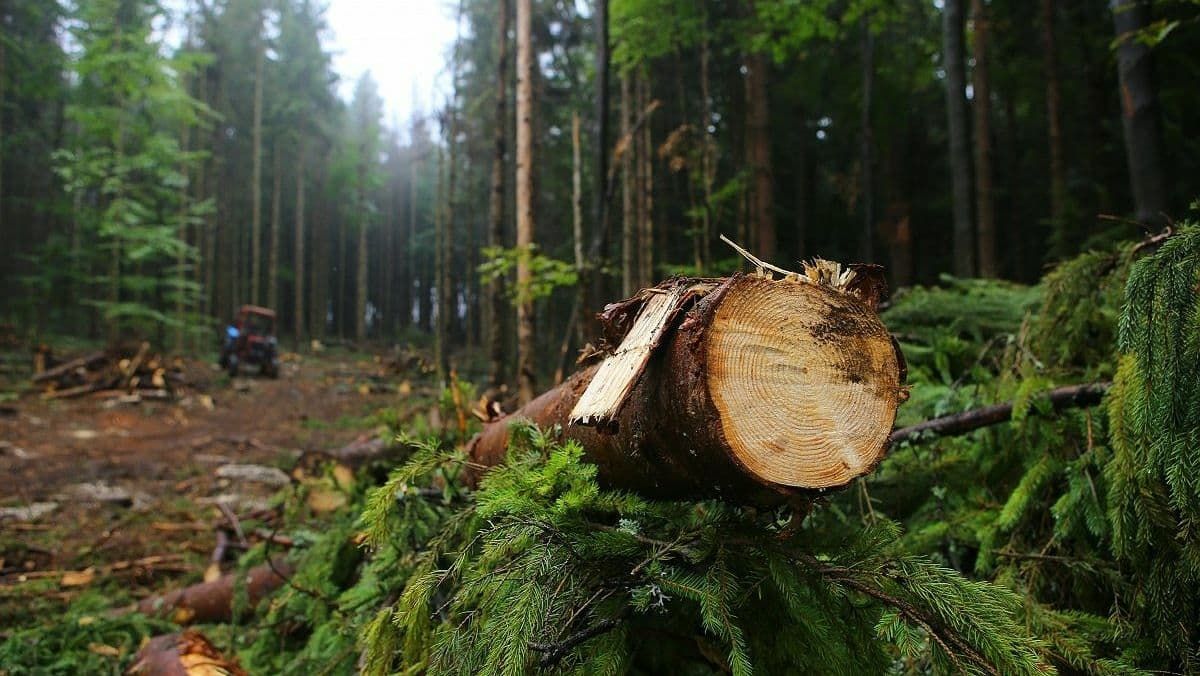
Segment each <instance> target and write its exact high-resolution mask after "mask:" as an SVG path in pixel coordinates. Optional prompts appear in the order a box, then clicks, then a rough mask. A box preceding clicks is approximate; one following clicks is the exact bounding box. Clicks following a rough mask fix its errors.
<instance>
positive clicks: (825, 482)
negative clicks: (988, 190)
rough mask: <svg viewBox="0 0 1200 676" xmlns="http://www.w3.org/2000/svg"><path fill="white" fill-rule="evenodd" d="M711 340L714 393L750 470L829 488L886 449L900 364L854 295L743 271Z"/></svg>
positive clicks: (718, 313)
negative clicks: (743, 277)
mask: <svg viewBox="0 0 1200 676" xmlns="http://www.w3.org/2000/svg"><path fill="white" fill-rule="evenodd" d="M707 343H708V344H707V350H706V357H707V361H708V391H709V394H710V396H711V397H712V402H713V406H714V407H715V408H716V411H717V415H718V416H719V418H720V422H721V430H722V432H723V434H724V436H725V439H726V440H727V442H728V444H729V450H730V452H731V453H732V454H733V456H734V457H735V458H736V459H737V461H738V462H739V463H740V464H742V465H743V466H744V467H745V468H746V471H748V472H750V473H751V474H753V475H754V476H756V477H758V478H760V479H762V480H764V481H767V482H770V483H775V484H779V485H782V486H792V487H798V488H829V487H832V486H840V485H843V484H845V483H847V482H849V481H850V480H852V479H854V478H855V477H858V476H861V475H863V474H865V473H867V472H868V471H870V470H871V469H872V468H873V467H874V466H875V464H876V463H877V462H878V461H879V459H880V458H881V457H882V455H883V452H884V450H885V448H886V445H887V437H888V434H889V433H890V432H891V429H892V423H893V422H894V420H895V415H896V407H897V405H898V404H899V396H900V394H899V393H900V386H901V383H900V370H899V365H898V362H897V357H896V351H895V349H894V348H893V346H892V340H891V336H890V335H889V334H888V332H887V330H886V329H885V328H884V327H883V324H882V323H881V322H880V321H879V318H878V316H876V315H875V313H874V312H873V311H872V310H869V309H868V308H866V307H865V306H864V305H863V303H862V302H861V301H860V300H859V299H858V298H857V297H856V296H854V295H853V294H849V293H838V292H836V291H834V290H832V289H830V288H828V287H823V286H818V285H815V284H807V283H802V282H793V281H789V280H786V279H785V280H780V281H772V280H768V279H765V278H749V279H746V280H744V281H743V282H742V283H739V284H735V285H732V286H731V287H730V288H729V290H728V291H727V292H726V293H725V295H724V298H723V299H722V302H721V303H720V305H719V306H718V307H717V308H716V310H715V312H714V314H713V317H712V323H711V324H710V325H709V329H708V341H707Z"/></svg>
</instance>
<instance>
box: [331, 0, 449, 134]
mask: <svg viewBox="0 0 1200 676" xmlns="http://www.w3.org/2000/svg"><path fill="white" fill-rule="evenodd" d="M455 11H456V9H455V7H454V5H453V3H452V2H449V1H447V0H330V2H329V9H328V11H327V12H326V13H325V18H326V20H327V21H328V23H329V28H330V35H329V43H328V45H327V46H328V48H329V49H330V50H332V51H333V55H334V56H333V64H334V69H335V70H336V71H337V73H338V75H340V76H341V77H342V82H341V90H340V91H341V94H342V98H344V99H347V100H349V98H350V95H351V93H352V92H353V91H354V83H355V82H356V81H357V80H358V78H359V76H360V75H362V74H363V73H364V72H365V71H368V70H369V71H371V76H372V77H374V78H375V81H376V82H377V83H379V93H380V95H382V96H383V99H384V101H385V102H386V103H387V112H386V113H385V115H386V120H385V122H386V123H387V124H389V125H390V124H391V123H392V122H393V120H395V121H397V122H399V124H400V126H401V128H404V127H406V126H407V125H406V122H407V120H408V117H409V114H410V113H412V112H413V110H414V108H416V109H420V110H423V111H428V110H429V109H430V108H431V107H432V102H434V101H441V100H442V99H443V98H445V96H446V92H447V90H448V86H449V83H448V82H447V79H448V78H447V76H446V75H444V74H443V73H442V70H443V68H444V66H445V64H446V63H447V60H446V56H447V53H448V52H447V50H448V49H450V46H451V45H452V44H453V42H454V37H455V29H454V13H455ZM414 96H415V97H416V100H415V105H414V98H413V97H414Z"/></svg>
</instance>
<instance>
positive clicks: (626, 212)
mask: <svg viewBox="0 0 1200 676" xmlns="http://www.w3.org/2000/svg"><path fill="white" fill-rule="evenodd" d="M633 108H634V104H633V92H632V86H631V85H630V83H629V76H628V75H622V76H621V144H622V146H623V151H622V153H621V295H622V296H623V297H625V298H628V297H630V296H632V295H633V292H634V291H635V290H636V287H637V281H636V278H637V270H636V269H635V265H634V262H635V260H636V251H635V249H634V238H635V234H636V233H637V222H636V219H637V214H636V211H635V207H634V190H635V189H636V188H635V185H634V184H635V182H636V173H637V172H636V171H635V165H634V157H633V155H634V149H635V148H636V146H637V144H636V143H635V142H634V139H633V138H631V137H630V134H631V132H632V130H633Z"/></svg>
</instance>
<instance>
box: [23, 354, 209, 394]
mask: <svg viewBox="0 0 1200 676" xmlns="http://www.w3.org/2000/svg"><path fill="white" fill-rule="evenodd" d="M39 354H41V355H42V359H41V361H42V362H43V363H48V362H49V361H50V354H49V352H47V353H45V354H42V353H39ZM35 366H36V365H35ZM32 380H33V384H35V385H39V386H41V387H42V398H43V399H70V398H74V397H82V396H84V395H89V394H95V395H97V396H111V397H113V399H111V400H110V405H119V404H136V403H140V402H141V401H143V400H174V399H175V398H176V397H178V395H179V392H180V390H181V389H182V388H183V387H185V386H187V385H188V381H187V378H186V376H185V374H184V370H183V363H182V360H180V359H178V358H175V359H169V360H168V359H166V358H164V357H162V356H160V355H157V354H153V353H151V351H150V343H146V342H143V343H141V344H139V345H136V346H117V347H113V348H110V349H108V350H103V351H98V352H92V353H90V354H86V355H84V356H82V357H78V358H75V359H71V360H68V361H65V362H62V363H59V364H57V365H55V366H53V367H49V368H43V369H41V370H37V369H36V368H35V375H34V376H33V379H32Z"/></svg>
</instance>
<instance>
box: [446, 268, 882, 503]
mask: <svg viewBox="0 0 1200 676" xmlns="http://www.w3.org/2000/svg"><path fill="white" fill-rule="evenodd" d="M833 265H835V264H833ZM874 270H875V271H876V272H873V273H872V272H871V271H869V270H867V271H864V272H863V273H862V274H861V275H859V276H856V277H855V280H853V281H852V282H851V283H850V285H849V286H846V287H837V288H835V287H833V286H830V285H827V284H822V283H813V282H810V281H805V280H794V279H792V280H782V281H771V280H768V279H765V278H762V277H758V276H743V275H737V276H734V277H731V278H728V279H726V280H722V281H721V282H720V283H719V284H717V283H713V282H711V281H709V282H707V283H697V282H696V280H683V281H673V282H667V283H664V284H663V285H660V287H659V288H658V289H657V290H656V291H655V293H649V292H647V293H643V294H642V296H641V297H639V298H634V299H630V300H629V301H626V302H624V303H619V304H614V305H610V306H609V309H608V310H606V313H605V314H606V317H605V319H606V323H607V327H608V329H609V333H610V338H612V339H613V340H614V341H616V340H618V339H620V338H622V336H620V335H619V334H620V333H621V332H623V331H628V334H627V335H625V336H623V338H624V340H623V341H622V342H621V347H620V348H618V350H617V351H616V353H615V354H614V355H613V356H610V357H609V359H610V360H620V363H618V364H617V368H615V369H612V370H610V371H606V366H608V365H607V364H602V365H599V366H593V367H590V368H587V369H585V370H584V371H581V372H579V373H577V374H576V375H575V376H573V377H571V378H570V379H569V380H567V381H566V382H565V383H563V384H562V385H561V386H559V387H557V388H555V389H553V390H550V391H549V392H547V393H545V394H543V395H542V396H540V397H538V398H537V399H536V400H534V401H533V402H531V403H530V404H528V405H527V406H525V407H524V408H522V409H521V410H519V411H517V412H516V413H514V414H513V415H512V416H509V417H508V418H502V419H500V420H497V421H495V422H491V423H489V424H487V425H485V427H484V430H483V432H482V433H481V434H480V435H479V436H477V437H476V438H475V439H474V440H472V442H471V443H470V445H469V452H470V454H471V458H472V460H473V461H474V462H476V463H479V464H480V465H481V466H485V467H487V466H492V465H495V464H497V463H499V462H501V461H502V460H503V459H504V457H505V453H506V445H507V437H508V431H507V430H508V422H509V421H511V420H513V419H518V418H521V419H526V420H529V421H531V422H533V423H535V424H537V425H538V426H540V427H541V428H543V429H551V428H554V426H556V425H558V426H560V429H561V434H562V435H563V437H565V438H567V439H573V440H575V441H577V442H579V443H580V444H581V445H582V446H583V448H584V450H585V452H586V454H587V458H588V460H589V461H591V462H593V463H595V464H596V465H597V466H598V467H599V477H600V479H601V481H602V483H604V484H605V485H607V486H610V487H614V488H619V489H628V490H634V491H637V492H639V493H642V494H644V495H648V496H653V497H688V498H695V497H697V496H704V495H710V496H711V495H716V496H721V497H723V498H726V499H731V500H745V501H749V502H756V503H764V504H769V503H778V502H781V501H783V500H785V499H786V498H787V497H788V496H790V495H795V494H798V493H805V492H808V491H812V490H815V489H825V488H834V487H838V486H842V485H845V484H846V483H848V482H849V481H851V480H852V479H854V478H855V477H858V476H861V475H863V474H865V473H867V472H869V471H870V470H871V469H872V468H873V467H874V466H875V465H876V464H877V463H878V462H879V460H880V459H881V458H882V456H883V453H884V451H885V449H886V446H887V437H888V433H889V432H890V431H891V427H892V423H893V420H894V418H895V412H896V406H897V405H898V403H899V401H900V400H901V398H902V397H903V387H902V385H903V375H902V371H901V368H902V367H901V364H902V361H901V359H900V356H899V353H898V352H897V350H896V348H895V346H894V344H893V342H892V340H891V337H890V336H889V334H888V333H887V330H886V329H885V328H884V327H883V324H882V323H881V322H880V321H879V318H878V316H877V315H876V314H875V311H874V307H875V301H874V298H877V295H875V294H876V291H875V289H877V288H878V286H877V284H879V283H881V282H880V281H879V279H878V274H879V273H878V272H877V270H878V268H874ZM664 294H676V295H675V297H678V298H679V302H678V303H677V304H675V305H668V306H667V307H666V309H665V311H662V312H659V314H657V315H655V316H660V317H662V318H663V319H662V321H661V322H660V323H659V324H656V325H655V326H654V327H651V329H655V330H656V332H655V331H651V332H647V331H646V330H643V329H644V326H643V320H644V318H645V317H646V316H647V315H648V314H652V313H651V311H650V309H649V308H651V307H652V303H655V302H667V301H663V300H662V297H663V296H664ZM656 298H657V299H658V301H655V300H654V299H656ZM660 309H661V308H660ZM635 315H636V316H637V319H633V320H632V321H631V318H632V317H634V316H635ZM630 326H632V327H633V328H632V329H631V328H630ZM647 336H650V337H651V338H649V339H647V340H641V339H644V338H646V337H647ZM655 341H657V342H655ZM639 349H643V350H645V351H644V352H642V353H640V354H642V355H643V359H644V361H642V362H641V364H640V366H639V365H638V364H637V363H634V362H633V361H630V360H629V359H628V357H630V356H631V355H635V354H637V350H639ZM626 366H628V367H629V368H628V369H627V368H625V367H626ZM629 369H635V370H632V371H631V370H629ZM598 372H599V373H601V374H604V373H612V372H616V373H618V374H625V373H630V374H631V379H629V380H628V382H627V383H626V384H627V385H628V387H630V388H631V389H628V390H625V392H627V394H626V396H624V398H623V399H618V400H614V401H615V402H616V403H615V404H614V405H613V406H612V407H611V409H610V410H611V414H610V416H609V417H607V418H605V417H603V416H601V419H600V420H599V421H598V422H597V423H596V425H595V426H592V424H589V423H588V422H573V421H572V417H576V418H578V417H579V415H580V414H579V413H578V412H579V409H578V408H577V404H578V403H579V401H580V399H581V398H582V397H584V395H585V393H586V394H587V398H586V399H585V401H594V400H596V396H595V392H594V391H591V390H590V389H589V388H590V387H591V386H593V382H594V381H593V379H594V378H596V377H597V373H598ZM606 377H607V376H605V375H601V376H600V377H599V378H598V379H597V380H595V383H599V385H597V387H600V388H601V390H603V389H604V388H606V387H608V386H609V385H610V384H611V383H609V382H607V381H606V380H605V378H606ZM605 401H607V399H605ZM584 417H585V418H588V420H595V418H594V417H589V416H584Z"/></svg>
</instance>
